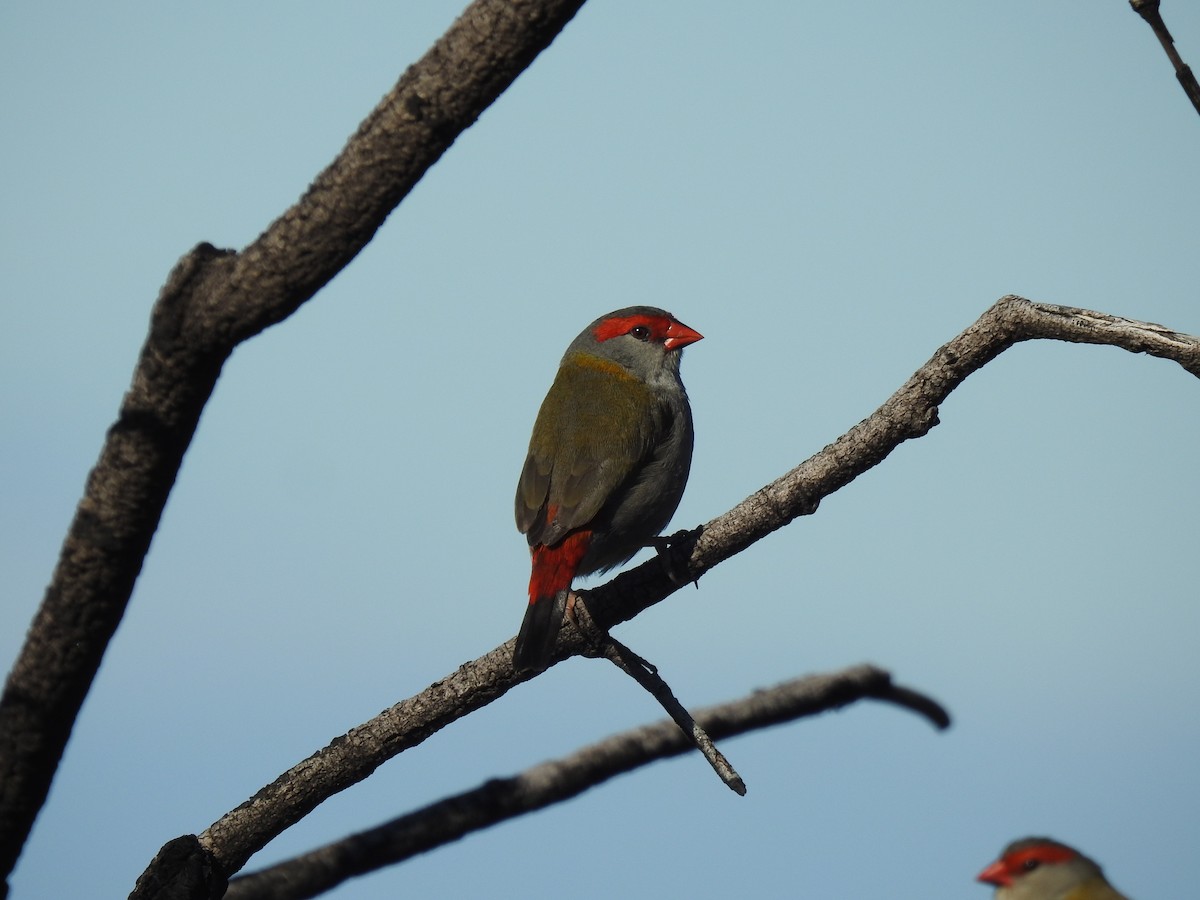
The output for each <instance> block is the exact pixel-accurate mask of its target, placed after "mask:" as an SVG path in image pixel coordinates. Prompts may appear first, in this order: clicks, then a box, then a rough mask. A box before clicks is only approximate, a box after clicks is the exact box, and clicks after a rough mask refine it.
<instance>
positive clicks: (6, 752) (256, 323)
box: [0, 0, 583, 896]
mask: <svg viewBox="0 0 1200 900" xmlns="http://www.w3.org/2000/svg"><path fill="white" fill-rule="evenodd" d="M582 4H583V0H477V2H475V3H473V4H472V5H471V6H470V7H469V8H468V9H467V10H466V11H465V12H464V13H463V15H462V16H461V17H460V18H459V19H458V21H456V22H455V23H454V25H453V26H452V27H451V28H450V30H449V31H447V32H446V34H445V35H443V36H442V38H441V39H439V40H438V42H437V43H436V44H434V46H433V47H432V48H431V49H430V50H429V52H428V53H427V54H426V55H425V56H424V57H423V58H422V59H421V60H420V61H419V62H418V63H416V64H415V65H413V66H412V67H411V68H410V69H409V70H408V71H407V72H405V73H404V75H403V76H402V77H401V78H400V80H399V82H398V83H397V84H396V86H395V87H394V88H393V89H392V91H391V92H390V93H389V94H388V95H387V96H386V97H384V99H383V100H382V101H381V102H380V104H379V105H378V106H377V107H376V108H375V110H374V111H373V112H372V113H371V114H370V115H369V116H368V117H367V119H366V120H365V121H364V122H363V124H362V125H361V126H360V128H359V129H358V131H357V133H356V134H355V135H354V136H353V137H352V138H351V139H350V141H349V142H348V143H347V145H346V147H345V149H344V150H343V151H342V153H341V154H340V155H339V156H338V158H337V159H336V160H335V161H334V162H333V163H332V164H331V165H330V166H329V168H327V169H326V170H325V171H324V172H322V173H321V174H320V175H319V176H318V177H317V179H316V180H315V181H314V182H313V184H312V186H311V187H310V188H309V189H308V191H307V192H306V193H305V195H304V196H303V197H302V198H301V199H300V201H299V202H298V203H297V204H296V205H295V206H293V207H292V208H291V209H289V210H288V211H287V212H286V213H284V215H283V216H281V217H280V218H279V219H277V220H276V221H275V222H274V223H272V224H271V226H270V227H269V228H268V229H267V230H266V231H265V232H264V233H263V234H262V235H261V236H260V237H259V238H258V239H257V240H256V241H254V243H252V244H251V245H250V246H248V247H246V248H245V249H244V250H243V251H241V252H240V253H233V252H228V251H219V250H216V249H214V248H212V247H210V246H208V245H204V244H202V245H200V246H198V247H197V248H196V249H195V250H193V251H192V252H191V253H190V254H188V255H187V256H186V257H184V259H183V260H182V261H181V262H180V263H179V264H178V265H177V266H176V268H175V270H174V272H173V273H172V275H171V277H170V279H169V280H168V282H167V284H166V285H165V287H164V288H163V291H162V293H161V295H160V296H159V298H158V301H157V302H156V304H155V306H154V310H153V312H152V314H151V323H150V330H149V334H148V336H147V338H146V342H145V344H144V345H143V347H142V351H141V355H140V358H139V360H138V362H137V367H136V370H135V372H134V375H133V382H132V385H131V387H130V389H129V392H128V393H127V394H126V396H125V398H124V401H123V402H122V404H121V409H120V414H119V416H118V419H117V422H116V424H114V425H113V426H112V428H110V429H109V433H108V436H107V439H106V440H105V443H104V447H103V449H102V451H101V454H100V458H99V460H98V462H97V463H96V466H95V468H94V469H93V470H92V472H91V474H90V476H89V478H88V482H87V486H86V488H85V492H84V496H83V499H82V500H81V501H80V504H79V508H78V510H77V511H76V514H75V519H74V521H73V522H72V523H71V526H70V530H69V532H68V534H67V537H66V541H65V543H64V545H63V549H62V552H61V555H60V557H59V562H58V565H57V567H56V569H55V572H54V575H53V577H52V580H51V583H50V586H49V588H48V589H47V591H46V595H45V598H44V599H43V601H42V605H41V607H40V609H39V610H38V612H37V615H36V617H35V619H34V621H33V624H32V626H31V628H30V631H29V634H28V636H27V639H26V642H25V645H24V647H23V648H22V650H21V653H20V655H19V656H18V658H17V661H16V664H15V665H14V667H13V670H12V672H11V673H10V674H9V677H8V681H7V683H6V685H5V690H4V694H3V696H2V697H0V878H3V879H5V880H4V881H3V882H0V896H3V895H4V894H6V892H7V889H6V887H5V885H6V884H7V881H6V878H7V875H8V873H9V872H10V871H11V870H12V867H13V866H14V865H15V863H16V860H17V857H18V855H19V854H20V851H21V847H22V846H23V845H24V842H25V839H26V837H27V836H28V834H29V830H30V828H31V827H32V825H33V820H34V818H35V816H36V815H37V811H38V810H39V809H40V808H41V805H42V803H43V802H44V801H45V798H46V794H47V791H48V790H49V788H50V782H51V780H52V778H53V775H54V771H55V769H56V768H57V766H58V761H59V759H60V758H61V756H62V752H63V749H64V747H65V746H66V742H67V739H68V738H69V736H70V733H71V728H72V726H73V724H74V721H75V717H76V715H77V714H78V711H79V708H80V706H81V704H82V703H83V699H84V697H85V696H86V695H87V692H88V690H89V688H90V686H91V683H92V680H93V678H94V677H95V674H96V670H97V669H98V667H99V665H100V660H101V658H102V656H103V654H104V651H105V648H106V647H107V646H108V642H109V640H110V639H111V637H112V635H113V633H114V631H115V630H116V627H117V624H118V623H119V622H120V620H121V617H122V615H123V614H124V611H125V607H126V605H127V603H128V601H129V596H130V594H131V592H132V590H133V585H134V582H135V580H136V579H137V576H138V573H139V572H140V570H141V566H142V560H143V559H144V557H145V554H146V552H147V550H148V549H149V546H150V540H151V537H152V536H153V534H154V531H155V529H156V528H157V527H158V522H159V519H160V517H161V514H162V510H163V507H164V505H165V503H166V500H167V495H168V494H169V493H170V490H171V487H172V485H173V484H174V481H175V476H176V473H177V472H178V470H179V466H180V463H181V461H182V459H183V454H184V452H185V451H186V449H187V447H188V444H189V443H190V442H191V439H192V435H193V434H194V432H195V429H196V425H197V422H198V421H199V417H200V413H201V410H202V409H203V408H204V405H205V403H206V402H207V401H208V398H209V396H210V395H211V393H212V390H213V387H214V385H215V384H216V380H217V377H218V376H219V374H220V371H221V367H222V365H223V364H224V361H225V359H226V358H227V357H228V355H229V353H230V352H231V351H232V350H233V348H234V347H235V346H236V345H237V344H238V343H239V342H241V341H244V340H246V339H247V338H249V337H252V336H254V335H255V334H257V333H259V332H260V331H262V330H263V329H264V328H266V327H268V326H269V325H272V324H274V323H277V322H280V321H282V320H283V319H285V318H286V317H287V316H289V315H291V314H292V313H293V312H294V311H295V310H296V309H297V308H299V306H300V305H301V304H302V303H304V302H305V301H306V300H308V299H309V298H310V297H312V296H313V294H314V293H315V292H316V291H317V290H319V289H320V288H321V287H322V286H323V285H324V284H325V283H326V282H328V281H329V280H330V279H331V278H332V277H333V276H334V275H336V274H337V273H338V271H339V270H340V269H341V268H342V267H343V266H344V265H345V264H346V263H347V262H349V261H350V260H351V259H353V258H354V256H355V255H356V254H357V253H358V252H359V251H360V250H361V249H362V248H363V247H364V246H365V245H366V244H367V242H368V241H370V239H371V237H372V236H373V235H374V233H375V231H376V229H377V228H378V227H379V226H380V225H381V224H382V223H383V221H384V220H385V219H386V218H387V216H388V214H389V213H390V212H391V211H392V210H393V209H394V208H395V207H396V205H397V204H398V203H399V202H400V200H401V199H402V198H403V197H404V196H405V195H406V194H407V193H408V191H409V190H410V189H411V188H412V186H413V185H414V184H416V182H417V181H418V180H419V179H420V178H421V176H422V175H423V174H424V173H425V172H426V171H427V170H428V169H429V167H430V166H432V165H433V164H434V163H435V162H436V161H437V160H438V159H439V158H440V157H441V155H442V154H443V153H444V152H445V151H446V149H447V148H448V147H449V146H450V145H451V143H453V141H454V140H455V138H456V137H457V136H458V135H459V134H460V133H462V131H463V130H464V129H466V128H468V127H469V126H470V125H471V124H472V123H473V122H474V121H475V120H476V118H478V116H479V115H480V114H481V113H482V112H483V110H485V109H486V108H487V107H488V106H489V105H490V104H491V103H492V101H494V100H495V99H496V98H497V97H498V96H499V95H500V94H501V93H502V92H503V91H504V90H505V89H506V88H507V87H508V85H509V84H511V83H512V82H513V80H514V79H515V78H516V77H517V76H518V75H519V74H520V73H521V72H522V71H523V70H524V69H525V67H526V66H528V65H529V64H530V63H531V62H532V61H533V59H534V58H535V57H536V56H537V55H538V53H540V52H541V51H542V50H543V49H545V48H546V47H547V46H548V45H549V44H550V42H551V41H552V40H553V39H554V37H555V35H557V34H558V32H559V31H560V30H561V29H562V28H563V27H564V26H565V25H566V23H567V22H568V21H570V19H571V17H572V16H573V15H574V14H575V12H576V11H577V10H578V9H579V7H580V6H582Z"/></svg>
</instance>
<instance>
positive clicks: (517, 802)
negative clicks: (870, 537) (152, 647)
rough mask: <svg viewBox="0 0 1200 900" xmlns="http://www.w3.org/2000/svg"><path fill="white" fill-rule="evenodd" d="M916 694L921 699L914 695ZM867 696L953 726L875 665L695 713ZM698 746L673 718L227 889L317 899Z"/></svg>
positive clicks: (719, 727)
mask: <svg viewBox="0 0 1200 900" xmlns="http://www.w3.org/2000/svg"><path fill="white" fill-rule="evenodd" d="M914 696H915V697H920V698H921V702H920V703H916V704H914V703H913V702H911V701H912V698H913V697H914ZM898 698H899V701H898ZM864 699H873V700H881V701H884V702H892V703H897V702H898V705H900V706H902V707H904V708H906V709H910V710H913V711H915V712H918V713H920V714H922V715H925V716H926V718H928V719H929V720H930V721H931V722H932V723H933V724H934V725H935V726H936V727H938V728H945V727H947V726H948V725H949V717H948V716H947V715H946V712H945V711H944V710H943V709H942V708H941V707H940V706H939V705H938V704H937V703H936V701H934V700H932V699H930V698H928V697H924V696H923V695H920V694H917V693H916V692H914V691H911V690H910V689H908V688H898V687H896V686H895V685H893V684H892V681H891V676H890V675H888V673H887V672H884V671H881V670H880V669H876V668H874V667H872V666H856V667H854V668H851V669H846V670H843V671H841V672H836V673H833V674H830V675H814V676H808V677H806V678H797V679H795V680H793V681H788V682H784V683H783V684H780V685H777V686H775V687H773V688H770V689H768V690H764V691H755V692H754V693H752V694H750V695H748V696H746V697H743V698H742V699H740V700H736V701H733V702H730V703H725V704H721V705H719V706H712V707H708V708H706V709H702V710H700V711H698V712H697V713H696V721H697V722H698V723H699V724H700V725H701V726H702V727H703V728H704V729H705V730H706V731H708V732H710V733H711V734H712V735H713V736H714V737H718V738H726V737H732V736H734V735H738V734H745V733H746V732H748V731H754V730H756V729H759V728H765V727H766V726H768V725H776V724H779V723H781V722H789V721H792V720H794V719H798V718H801V717H803V716H811V715H816V714H817V713H821V712H825V711H827V710H831V709H840V708H842V707H845V706H848V705H849V704H851V703H855V702H857V701H859V700H864ZM691 748H692V742H691V740H690V739H689V738H688V737H687V736H686V735H684V734H683V733H682V732H681V731H680V730H679V727H678V726H677V725H676V724H675V723H674V722H673V721H670V720H664V721H661V722H657V723H655V724H653V725H647V726H643V727H641V728H636V729H633V730H631V731H626V732H623V733H621V734H617V735H614V736H612V737H609V738H607V739H605V740H603V741H600V742H599V743H596V744H592V745H591V746H589V747H584V748H583V749H581V750H578V751H576V752H575V753H572V754H571V755H570V756H566V757H563V758H562V759H557V760H553V761H551V762H545V763H542V764H540V765H537V766H534V767H533V768H531V769H527V770H526V771H524V772H522V773H521V774H520V775H516V776H514V777H511V778H501V779H493V780H491V781H488V782H486V783H485V784H482V785H480V786H479V787H477V788H475V789H474V790H471V791H467V792H465V793H462V794H458V795H456V796H454V797H448V798H447V799H445V800H442V801H439V802H438V803H434V804H432V805H430V806H427V807H425V808H424V809H420V810H417V811H415V812H412V813H409V814H408V815H405V816H401V817H400V818H398V819H393V820H392V821H390V822H387V823H385V824H383V825H380V826H378V827H376V828H372V829H370V830H368V831H363V832H359V833H358V834H353V835H350V836H349V837H346V838H344V839H342V840H340V841H336V842H335V843H332V844H328V845H326V846H324V847H321V848H318V849H316V850H313V851H311V852H309V853H305V854H303V855H301V856H297V857H295V858H293V859H290V860H287V861H285V862H282V863H279V864H277V865H274V866H271V867H270V868H268V869H264V870H262V871H260V872H255V873H252V874H250V875H246V876H244V877H242V878H237V879H234V880H233V881H232V882H230V884H229V891H228V893H227V894H226V895H225V896H226V897H227V898H230V900H233V898H236V900H299V898H302V897H315V896H317V895H319V894H321V893H323V892H325V891H328V890H331V889H332V888H334V887H336V886H337V885H339V884H341V883H343V882H344V881H346V880H348V879H350V878H353V877H355V876H356V875H364V874H366V873H367V872H372V871H375V870H377V869H380V868H383V867H384V866H388V865H392V864H394V863H398V862H402V861H403V860H405V859H408V858H410V857H412V856H415V855H416V854H418V853H424V852H426V851H428V850H432V849H434V848H435V847H439V846H441V845H443V844H447V843H450V842H451V841H456V840H458V839H459V838H461V837H463V836H464V835H466V834H469V833H471V832H472V831H479V830H481V829H483V828H487V827H489V826H491V825H495V824H497V823H499V822H503V821H506V820H507V819H511V818H514V817H516V816H519V815H522V814H524V813H527V812H532V811H533V810H537V809H542V808H544V807H547V806H550V805H552V804H554V803H561V802H562V801H564V800H567V799H570V798H571V797H575V796H578V795H579V794H582V793H583V792H584V791H586V790H588V789H589V788H592V787H595V786H597V785H599V784H602V783H604V782H605V781H608V780H609V779H610V778H613V777H615V776H617V775H620V774H622V773H624V772H629V771H632V770H633V769H636V768H639V767H641V766H644V765H647V764H648V763H651V762H654V761H656V760H660V759H666V758H668V757H671V756H679V755H680V754H683V753H686V752H688V750H690V749H691Z"/></svg>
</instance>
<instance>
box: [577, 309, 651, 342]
mask: <svg viewBox="0 0 1200 900" xmlns="http://www.w3.org/2000/svg"><path fill="white" fill-rule="evenodd" d="M639 325H645V326H646V327H647V328H649V329H650V339H651V340H654V341H660V342H661V341H663V340H664V339H666V337H667V330H668V329H669V328H670V327H671V320H670V319H667V318H664V317H662V316H646V315H636V316H620V317H619V318H615V319H605V320H604V321H603V322H601V323H600V324H599V325H597V326H596V328H595V330H594V331H593V332H592V334H594V335H595V336H596V340H598V341H600V342H601V343H603V342H604V341H607V340H608V339H609V338H615V337H620V336H621V335H623V334H629V332H631V331H632V330H633V329H635V328H637V327H638V326H639Z"/></svg>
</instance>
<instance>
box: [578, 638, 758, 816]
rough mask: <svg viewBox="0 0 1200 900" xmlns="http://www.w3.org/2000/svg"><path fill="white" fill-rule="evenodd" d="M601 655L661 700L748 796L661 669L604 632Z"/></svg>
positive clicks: (706, 754)
mask: <svg viewBox="0 0 1200 900" xmlns="http://www.w3.org/2000/svg"><path fill="white" fill-rule="evenodd" d="M599 652H600V655H602V656H603V657H604V658H605V659H607V660H608V661H609V662H611V663H612V664H613V665H614V666H616V667H617V668H618V669H620V670H621V671H622V672H624V673H625V674H626V675H628V676H629V677H630V678H632V679H633V680H634V681H636V682H637V683H638V684H640V685H641V686H642V687H643V688H645V689H646V690H647V691H648V692H649V693H650V696H652V697H653V698H654V699H655V700H657V701H658V702H659V704H660V705H661V706H662V708H663V709H665V710H666V711H667V715H669V716H670V717H671V719H672V720H673V721H674V722H675V724H676V725H678V726H679V730H680V731H682V732H683V733H684V735H686V736H687V738H688V739H689V740H690V741H691V742H692V744H693V746H695V748H696V749H697V750H699V751H700V753H701V754H702V755H703V756H704V758H705V759H706V760H708V764H709V765H710V766H712V767H713V771H714V772H716V773H717V776H718V777H719V778H720V779H721V780H722V781H723V782H725V784H726V786H727V787H728V788H729V789H730V790H731V791H733V792H734V793H735V794H737V795H738V796H739V797H744V796H746V782H744V781H743V780H742V776H740V775H739V774H738V773H737V772H736V771H735V770H734V768H733V766H732V765H730V763H729V760H728V759H726V758H725V754H724V753H722V752H721V751H720V750H718V749H717V747H716V745H715V744H714V743H713V742H712V739H711V738H710V737H709V736H708V735H707V734H706V733H705V731H704V729H703V728H701V727H700V725H699V724H697V722H696V720H695V719H694V718H692V714H691V713H689V712H688V711H687V709H686V708H685V707H684V705H683V704H682V703H680V702H679V699H678V698H677V697H676V696H675V694H674V692H673V691H672V690H671V687H670V685H668V684H667V682H666V681H664V680H663V677H662V676H661V675H659V674H658V668H657V667H656V666H653V665H651V664H650V663H648V662H647V661H646V660H645V659H643V658H642V657H641V656H639V655H638V654H636V653H634V652H633V651H632V650H630V649H629V648H628V647H626V646H625V645H624V644H622V643H621V642H620V641H618V640H617V639H616V638H614V637H613V636H612V635H605V638H604V640H603V642H602V644H601V646H600V651H599Z"/></svg>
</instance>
